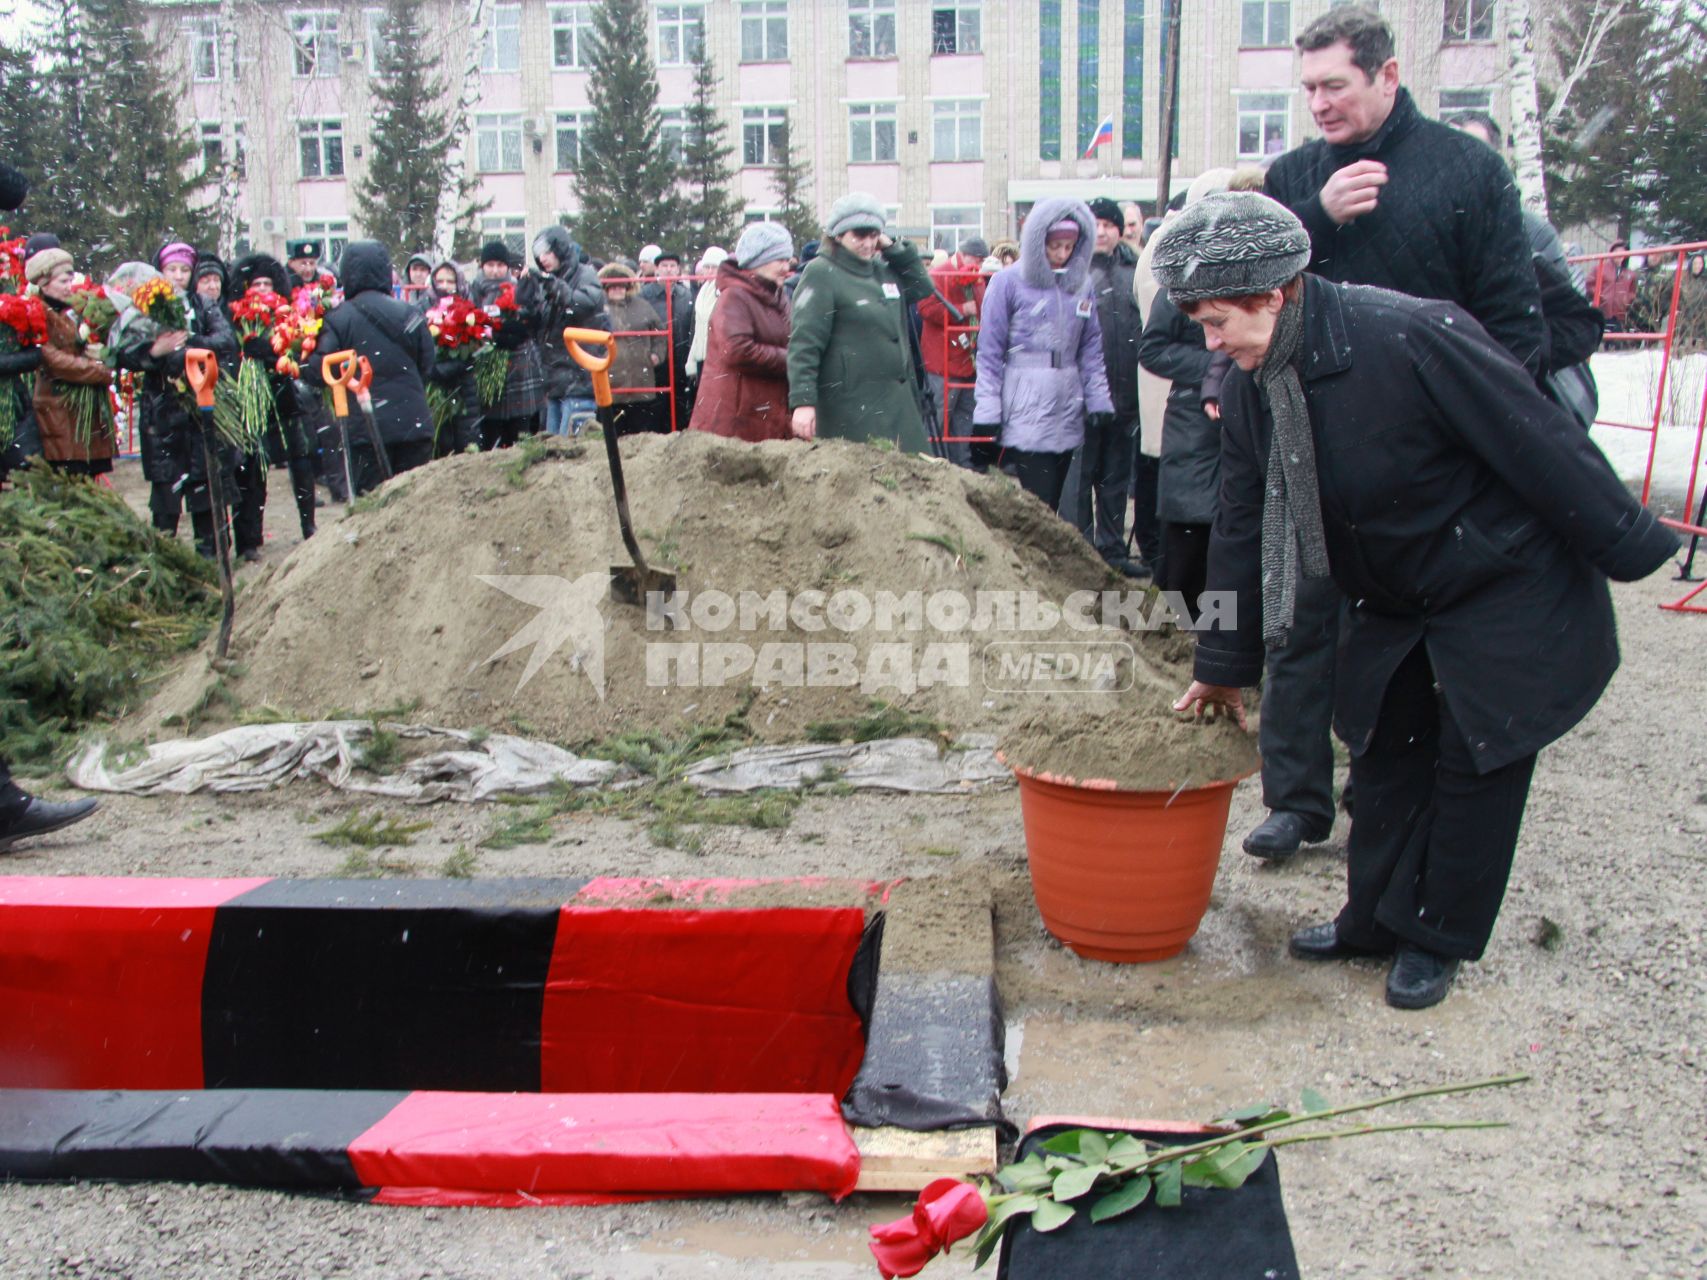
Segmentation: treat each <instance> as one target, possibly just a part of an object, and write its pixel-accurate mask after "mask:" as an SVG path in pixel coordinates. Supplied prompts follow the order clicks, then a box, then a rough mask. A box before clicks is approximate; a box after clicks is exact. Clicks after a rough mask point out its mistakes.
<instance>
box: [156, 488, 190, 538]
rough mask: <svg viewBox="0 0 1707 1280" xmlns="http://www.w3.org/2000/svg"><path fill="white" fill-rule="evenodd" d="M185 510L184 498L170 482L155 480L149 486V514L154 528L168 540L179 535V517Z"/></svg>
mask: <svg viewBox="0 0 1707 1280" xmlns="http://www.w3.org/2000/svg"><path fill="white" fill-rule="evenodd" d="M183 509H184V496H183V494H181V493H180V492H179V491H178V486H177V485H175V484H173V483H172V482H171V481H170V480H154V481H151V482H150V483H149V485H148V514H149V517H150V520H151V522H152V523H153V525H154V527H155V528H156V529H158V530H159V531H160V532H161V533H163V534H165V535H166V536H167V537H168V538H172V537H176V536H177V533H178V516H179V514H180V513H181V512H182V511H183Z"/></svg>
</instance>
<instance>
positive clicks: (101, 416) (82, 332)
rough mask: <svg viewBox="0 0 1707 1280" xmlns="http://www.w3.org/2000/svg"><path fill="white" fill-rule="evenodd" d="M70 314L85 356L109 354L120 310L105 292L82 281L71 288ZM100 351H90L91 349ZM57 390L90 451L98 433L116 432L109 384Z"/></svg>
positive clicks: (58, 387)
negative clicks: (73, 318)
mask: <svg viewBox="0 0 1707 1280" xmlns="http://www.w3.org/2000/svg"><path fill="white" fill-rule="evenodd" d="M70 306H71V311H72V314H74V315H75V316H76V317H77V343H78V348H79V350H80V351H81V352H82V353H83V354H85V355H88V354H95V355H99V356H103V357H104V356H105V355H106V345H107V339H108V337H109V336H111V334H112V331H113V322H114V321H115V320H117V319H118V318H119V309H118V307H117V306H116V305H115V304H114V303H113V300H112V299H111V298H109V297H108V296H107V291H106V289H105V288H104V287H103V286H101V285H98V284H96V283H95V282H94V281H93V280H89V279H79V280H78V281H77V282H76V283H75V284H73V285H72V286H71V302H70ZM91 347H94V348H97V350H96V351H94V352H90V350H89V348H91ZM54 391H55V392H56V394H58V395H59V397H60V398H61V399H63V400H64V401H65V403H66V404H67V405H69V406H70V408H71V417H72V422H73V423H74V425H75V431H76V435H77V439H78V441H79V442H80V443H82V444H83V446H84V447H85V448H87V447H88V446H89V445H90V444H91V443H92V442H93V441H94V439H95V436H96V434H97V433H99V432H102V431H111V430H112V429H113V393H112V387H111V385H110V384H106V385H101V386H96V385H95V384H93V383H89V382H57V381H56V382H55V383H54Z"/></svg>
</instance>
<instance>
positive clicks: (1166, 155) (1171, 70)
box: [1156, 0, 1184, 218]
mask: <svg viewBox="0 0 1707 1280" xmlns="http://www.w3.org/2000/svg"><path fill="white" fill-rule="evenodd" d="M1162 3H1163V6H1164V9H1163V12H1164V14H1165V17H1164V18H1163V21H1162V112H1161V122H1160V123H1161V131H1160V132H1161V140H1160V146H1159V151H1160V153H1161V165H1160V167H1159V168H1158V169H1157V171H1156V217H1158V218H1165V217H1166V216H1167V212H1168V199H1169V197H1170V196H1171V195H1172V192H1171V191H1170V189H1169V188H1170V187H1171V186H1172V185H1173V183H1172V178H1173V172H1174V158H1173V137H1174V117H1175V115H1176V114H1177V99H1178V97H1179V23H1180V12H1179V11H1180V5H1181V4H1182V3H1184V0H1162Z"/></svg>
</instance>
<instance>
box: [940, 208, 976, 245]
mask: <svg viewBox="0 0 1707 1280" xmlns="http://www.w3.org/2000/svg"><path fill="white" fill-rule="evenodd" d="M967 212H971V213H972V214H973V215H974V218H975V221H972V222H959V221H954V222H939V221H938V220H937V215H938V214H946V213H967ZM930 213H931V232H930V251H931V252H932V253H934V252H936V250H937V249H939V248H943V249H947V250H948V252H950V253H957V252H959V250H960V246H961V245H963V244H965V243H966V241H968V240H971V239H973V238H974V237H976V238H978V239H982V238H983V235H984V206H983V205H981V204H933V205H932V206H931V207H930ZM945 231H946V232H957V233H964V234H959V235H956V236H955V237H953V240H954V242H953V243H952V244H939V243H938V237H939V234H940V233H942V232H945Z"/></svg>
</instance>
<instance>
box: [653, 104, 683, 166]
mask: <svg viewBox="0 0 1707 1280" xmlns="http://www.w3.org/2000/svg"><path fill="white" fill-rule="evenodd" d="M658 120H659V122H660V123H659V126H658V141H659V142H660V143H662V144H663V147H664V151H665V152H666V153H667V154H668V155H669V157H670V163H671V164H673V165H681V164H683V163H684V162H685V161H686V159H687V152H686V149H685V146H684V143H685V142H686V139H687V121H686V117H685V115H684V113H683V111H682V108H680V107H663V108H661V109H660V110H659V112H658Z"/></svg>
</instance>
